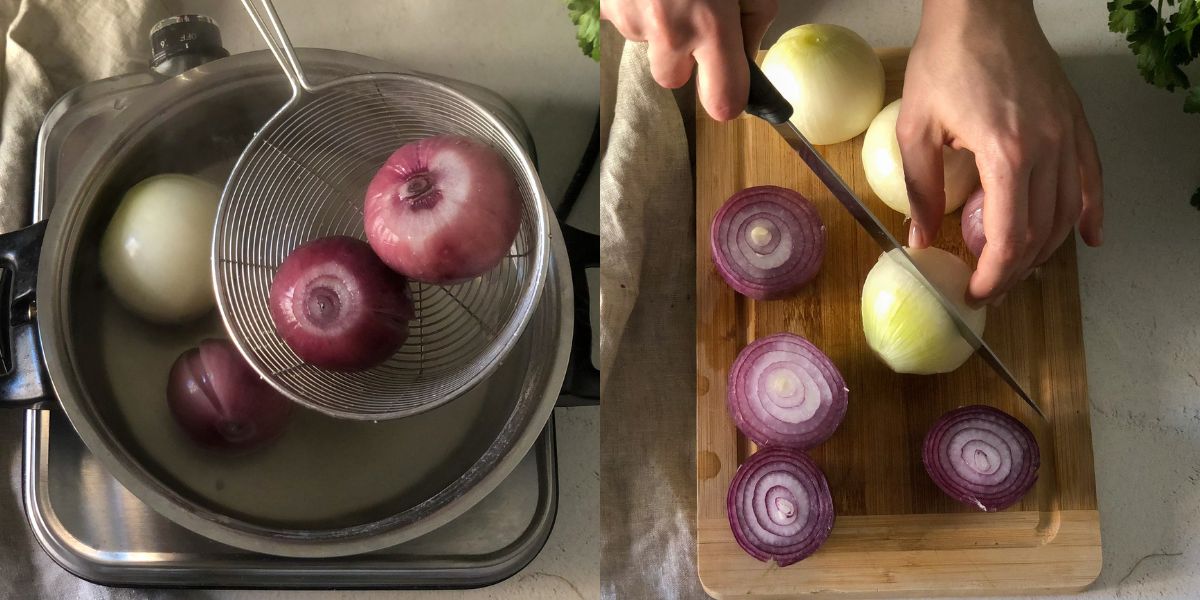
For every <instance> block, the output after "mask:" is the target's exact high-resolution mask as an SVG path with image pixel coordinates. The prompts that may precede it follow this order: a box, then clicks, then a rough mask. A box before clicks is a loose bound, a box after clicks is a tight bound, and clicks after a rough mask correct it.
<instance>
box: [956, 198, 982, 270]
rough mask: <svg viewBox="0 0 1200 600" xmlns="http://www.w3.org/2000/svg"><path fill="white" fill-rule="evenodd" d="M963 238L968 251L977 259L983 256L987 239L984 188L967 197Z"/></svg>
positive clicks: (963, 221)
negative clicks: (984, 220)
mask: <svg viewBox="0 0 1200 600" xmlns="http://www.w3.org/2000/svg"><path fill="white" fill-rule="evenodd" d="M961 221H962V236H963V241H964V242H966V243H967V250H970V251H971V254H974V255H975V257H976V258H978V257H979V255H980V254H983V245H984V244H986V243H987V239H986V238H985V237H984V235H983V188H977V189H976V190H975V191H974V192H972V193H971V195H970V196H968V197H967V203H966V204H964V205H963V209H962V219H961Z"/></svg>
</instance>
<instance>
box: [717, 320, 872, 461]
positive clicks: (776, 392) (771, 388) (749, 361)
mask: <svg viewBox="0 0 1200 600" xmlns="http://www.w3.org/2000/svg"><path fill="white" fill-rule="evenodd" d="M849 395H850V390H849V388H847V387H846V381H845V380H844V379H842V374H841V372H840V371H838V368H837V366H836V365H834V364H833V361H831V360H829V357H828V356H826V355H825V353H824V352H821V350H820V349H819V348H817V347H816V346H814V345H813V343H812V342H810V341H808V340H806V339H804V338H802V337H800V336H798V335H796V334H793V333H777V334H775V335H770V336H767V337H764V338H760V339H757V340H755V341H753V342H751V343H750V345H748V346H746V347H745V348H743V349H742V351H741V352H740V353H739V354H738V357H737V360H735V361H734V362H733V367H732V368H730V370H729V389H728V391H727V393H726V399H727V401H728V403H729V413H730V415H732V416H733V422H734V424H736V425H737V428H738V429H739V430H741V432H742V433H743V434H745V435H746V437H747V438H749V439H751V440H753V441H754V442H755V443H757V444H759V445H761V446H787V447H791V448H799V449H801V450H807V449H809V448H812V447H814V446H816V445H818V444H820V443H821V442H824V441H825V440H827V439H829V436H831V435H833V432H834V431H835V430H836V429H837V427H838V425H840V424H841V422H842V419H843V418H844V417H845V416H846V408H847V406H849Z"/></svg>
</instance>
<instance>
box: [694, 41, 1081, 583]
mask: <svg viewBox="0 0 1200 600" xmlns="http://www.w3.org/2000/svg"><path fill="white" fill-rule="evenodd" d="M880 56H881V58H882V59H883V62H884V67H885V71H886V74H887V101H888V102H890V101H891V100H893V99H895V98H897V97H899V95H900V92H901V88H902V82H903V77H904V64H905V61H906V59H907V50H882V51H880ZM697 113H698V116H697V123H696V146H697V151H696V217H697V219H696V229H697V234H696V249H697V252H696V256H697V259H696V297H697V301H696V377H697V381H696V391H697V398H696V495H697V534H698V535H697V537H698V547H697V563H698V569H699V575H700V579H701V581H702V582H703V583H704V586H705V589H707V590H708V592H709V593H710V594H712V595H713V596H715V597H717V598H731V597H743V596H751V597H755V598H791V597H801V596H803V597H808V598H812V597H835V596H836V597H838V598H853V597H899V596H909V597H930V596H939V595H940V596H946V595H1010V594H1039V593H1050V592H1060V593H1061V592H1071V591H1076V590H1080V589H1082V588H1084V587H1086V586H1087V585H1088V584H1090V583H1091V582H1092V581H1093V580H1094V579H1095V578H1096V576H1097V575H1098V574H1099V572H1100V567H1101V563H1102V559H1101V554H1100V516H1099V512H1098V511H1097V508H1096V490H1095V475H1094V472H1093V464H1092V436H1091V424H1090V422H1089V413H1088V399H1087V380H1086V373H1085V369H1084V357H1083V339H1082V333H1081V327H1082V324H1081V320H1080V312H1079V282H1078V275H1077V272H1076V262H1075V244H1074V241H1073V240H1068V242H1067V243H1066V244H1064V245H1063V247H1062V248H1061V249H1060V250H1059V252H1058V253H1057V254H1055V256H1054V257H1053V258H1052V259H1051V261H1050V262H1049V263H1048V264H1047V265H1046V266H1044V267H1043V268H1042V269H1041V270H1040V273H1038V274H1036V275H1035V276H1034V277H1032V278H1031V279H1030V280H1028V281H1025V282H1024V283H1022V284H1021V285H1020V286H1019V287H1018V288H1016V289H1014V290H1013V291H1012V292H1010V293H1009V295H1008V299H1007V300H1006V302H1005V304H1004V305H1003V306H1002V307H999V308H997V309H991V310H990V311H989V314H988V323H987V331H986V333H985V335H984V338H985V339H986V340H987V342H988V343H989V344H990V345H991V346H992V347H993V348H994V349H995V350H996V352H997V354H999V355H1000V356H1001V358H1003V359H1005V360H1006V361H1007V362H1008V364H1009V366H1010V368H1011V369H1013V371H1014V372H1015V374H1016V376H1017V378H1018V379H1019V380H1020V381H1023V382H1025V383H1026V384H1027V385H1028V386H1029V387H1028V388H1027V389H1029V390H1030V392H1031V393H1032V394H1034V395H1035V397H1036V398H1037V399H1038V401H1039V403H1040V404H1041V406H1042V407H1043V409H1044V410H1046V411H1047V413H1048V415H1049V422H1048V423H1047V422H1042V421H1041V420H1040V419H1039V418H1038V417H1037V416H1036V414H1034V413H1033V412H1032V411H1031V410H1029V409H1028V408H1026V407H1025V406H1024V404H1023V403H1022V402H1021V400H1020V399H1019V398H1018V397H1017V396H1016V394H1014V393H1013V392H1012V391H1011V390H1009V388H1008V387H1007V386H1006V385H1005V384H1004V382H1003V381H1001V380H1000V379H999V378H998V377H997V376H996V375H995V374H993V373H992V372H991V371H990V370H989V368H988V366H987V365H986V364H985V363H984V362H983V361H982V360H981V359H980V358H979V357H978V356H973V357H971V358H970V359H969V360H968V362H967V363H966V364H965V365H964V366H963V367H961V368H960V369H958V370H957V371H955V372H954V373H951V374H947V375H938V376H912V375H897V374H895V373H892V372H891V371H890V370H888V368H887V367H886V366H884V364H883V363H882V362H881V361H880V360H879V359H878V358H876V357H875V356H874V354H872V352H871V350H870V349H869V348H868V347H867V343H866V339H865V338H864V336H863V333H862V318H861V315H860V308H859V300H860V292H861V288H862V283H863V280H864V279H865V278H866V275H867V272H868V271H869V270H870V269H871V267H872V266H873V265H874V264H875V262H876V260H877V259H878V257H879V255H880V253H881V250H880V249H879V247H878V246H876V244H875V242H874V241H872V240H871V238H870V237H868V236H867V235H866V233H864V232H863V231H862V230H861V229H860V228H859V226H858V224H857V223H856V222H855V221H854V220H853V218H852V217H850V215H849V214H848V213H847V212H846V211H845V210H844V209H843V208H842V207H841V205H839V204H838V203H837V201H836V200H835V199H834V198H833V196H832V195H831V194H830V193H829V191H828V190H826V189H825V188H824V187H823V186H822V185H821V184H820V183H819V182H818V180H817V179H816V177H815V176H814V175H813V174H812V173H811V172H810V171H809V170H808V169H807V167H806V166H805V165H804V164H803V163H802V162H801V160H800V159H799V158H798V157H796V156H795V154H793V152H792V151H791V149H790V148H789V147H788V146H787V145H786V144H785V143H784V142H783V140H782V139H781V138H780V137H779V136H778V135H777V134H776V133H775V131H774V130H773V129H771V128H770V127H769V126H768V125H766V124H765V123H763V122H762V121H760V120H758V119H755V118H752V117H749V116H746V115H743V116H742V117H741V118H738V119H737V120H735V121H732V122H728V123H717V122H715V121H713V120H711V119H709V118H708V116H707V115H705V114H704V111H702V110H698V111H697ZM861 150H862V136H861V135H860V136H859V137H857V138H855V139H854V140H851V141H848V142H844V143H841V144H836V145H832V146H826V147H822V148H821V151H822V154H823V155H824V156H825V158H826V159H827V160H828V161H829V162H830V163H831V164H832V165H833V166H834V168H836V169H837V171H838V172H839V173H840V174H841V175H842V177H844V178H845V179H846V181H847V182H848V183H849V184H850V185H851V187H852V188H853V189H854V191H855V192H856V193H857V194H858V195H859V196H860V197H861V198H863V199H864V200H865V201H866V202H867V203H868V205H869V206H870V207H871V209H872V210H873V211H874V212H875V213H876V214H877V215H879V217H880V218H881V219H882V220H883V222H884V224H885V225H886V226H887V227H888V228H889V229H891V231H892V233H893V234H894V235H896V237H897V238H898V239H901V240H904V239H907V229H906V224H905V223H904V217H903V215H900V214H899V213H896V212H894V211H892V210H890V209H889V208H887V207H886V206H885V205H884V204H883V202H882V201H880V200H879V199H878V198H877V197H876V196H875V195H874V194H873V193H872V192H871V190H870V188H869V186H868V185H867V181H866V177H865V176H864V174H863V168H862V162H861V158H860V152H861ZM766 184H771V185H779V186H783V187H787V188H791V189H794V190H797V191H799V192H800V193H802V194H804V195H805V196H807V197H808V198H809V199H811V200H812V201H813V202H814V203H815V204H816V206H817V209H818V210H819V211H820V213H821V217H822V218H823V219H824V221H825V225H826V226H827V228H828V243H829V246H828V249H827V252H826V255H825V263H824V266H823V268H822V270H821V273H820V275H818V277H817V278H816V280H815V281H814V282H813V283H812V284H810V285H809V286H807V287H806V288H805V289H804V290H803V291H801V292H800V293H799V294H797V295H796V296H794V297H792V298H789V299H786V300H778V301H771V302H755V301H752V300H749V299H747V298H743V297H741V296H738V295H737V294H735V293H734V292H733V290H731V289H730V288H729V287H728V286H727V285H726V284H725V282H724V281H723V280H722V279H721V277H720V275H718V274H717V272H716V270H715V269H714V267H713V263H712V257H711V254H710V250H709V242H708V239H709V238H708V236H709V227H710V226H711V223H712V218H713V215H714V214H715V213H716V212H717V209H718V208H719V207H720V206H721V204H722V203H723V202H724V201H725V200H726V199H727V198H728V197H729V196H730V195H732V194H733V193H734V192H736V191H738V190H740V189H742V188H745V187H748V186H753V185H766ZM935 245H936V246H938V247H940V248H943V249H946V250H948V251H950V252H954V253H956V254H958V255H959V256H961V257H963V259H964V260H968V263H969V264H972V265H973V264H974V259H973V257H971V256H970V254H969V253H968V252H967V250H966V248H965V247H964V245H963V243H962V239H961V234H960V233H959V220H958V215H957V213H955V214H952V215H947V217H946V220H945V223H944V224H943V226H942V231H941V234H940V236H939V238H938V240H937V242H936V244H935ZM780 331H791V332H795V333H798V334H800V335H803V336H805V337H807V338H808V339H810V340H812V341H813V343H815V344H816V345H817V346H818V347H820V348H822V349H823V350H824V351H825V352H826V353H827V354H828V355H829V356H830V358H832V359H833V361H834V362H835V363H836V364H837V365H838V367H839V369H840V370H841V372H842V374H843V375H844V376H845V378H846V382H847V385H848V386H849V387H850V408H849V411H848V412H847V414H846V418H845V421H844V422H843V423H842V425H841V427H840V428H839V429H838V430H837V433H835V434H834V436H833V437H832V438H831V439H830V440H829V441H827V442H825V443H824V444H823V445H821V446H820V447H818V448H816V449H815V450H813V452H812V455H813V457H814V458H815V459H816V461H817V463H818V464H820V465H821V467H822V468H823V469H824V471H825V474H826V476H827V477H828V479H829V485H830V488H831V489H832V491H833V499H834V505H835V508H836V511H837V518H836V521H835V523H834V528H833V533H832V534H831V535H830V537H829V539H828V541H827V542H826V543H825V545H824V546H822V547H821V549H820V550H819V551H818V552H817V553H816V554H814V555H813V556H811V557H809V558H808V559H806V560H804V561H802V562H800V563H797V564H795V565H792V566H789V567H786V568H779V567H777V566H775V565H774V564H767V563H763V562H759V561H757V560H755V559H754V558H751V557H750V556H748V555H746V554H745V553H744V552H743V551H742V550H741V549H740V548H739V547H738V546H737V544H736V542H734V539H733V535H732V534H731V533H730V529H729V524H728V521H727V516H726V511H725V495H726V491H727V489H728V486H729V482H730V480H731V479H732V478H733V474H734V471H735V470H736V469H737V466H738V465H739V464H740V463H741V462H742V461H743V460H744V459H745V458H746V456H748V455H749V454H750V453H752V452H753V451H754V448H753V447H752V445H751V444H750V443H749V442H747V440H745V438H743V437H742V436H741V435H740V434H739V433H738V432H737V430H736V429H735V427H734V425H733V421H732V420H731V419H730V417H729V414H728V412H727V411H726V407H725V388H726V378H727V374H728V368H729V366H730V365H731V364H732V363H733V361H734V358H735V357H736V356H737V353H738V351H739V350H740V349H741V348H742V347H744V346H745V345H746V344H747V343H749V342H750V341H751V340H754V339H755V338H757V337H761V336H766V335H770V334H772V333H777V332H780ZM965 404H987V405H991V406H995V407H998V408H1000V409H1002V410H1004V411H1006V412H1008V413H1009V414H1012V415H1014V416H1016V417H1017V418H1018V419H1020V420H1022V421H1023V422H1024V423H1025V424H1026V425H1028V426H1029V427H1030V429H1032V430H1033V431H1034V433H1035V435H1036V436H1037V439H1038V443H1039V445H1040V446H1041V460H1042V464H1041V469H1040V472H1039V478H1038V483H1037V486H1036V488H1035V489H1034V490H1032V491H1031V492H1030V493H1029V494H1027V495H1026V496H1025V498H1024V499H1022V500H1021V502H1020V503H1019V504H1018V505H1016V506H1013V507H1012V508H1010V509H1008V510H1006V511H1004V512H1000V513H991V514H988V513H981V512H978V511H975V510H973V509H971V508H968V507H965V506H962V505H960V504H957V503H956V502H954V501H952V500H950V499H949V498H948V497H946V496H945V495H943V494H942V493H941V491H939V490H938V489H937V488H936V487H935V486H934V484H933V482H932V481H931V480H930V479H929V477H928V475H927V474H926V473H925V471H924V468H923V466H922V464H921V458H920V449H921V442H922V439H923V438H924V435H925V432H926V430H927V429H928V428H929V426H930V425H931V424H932V423H933V421H934V420H935V419H936V418H937V417H938V416H940V415H941V414H942V413H944V412H946V411H948V410H950V409H953V408H955V407H958V406H961V405H965Z"/></svg>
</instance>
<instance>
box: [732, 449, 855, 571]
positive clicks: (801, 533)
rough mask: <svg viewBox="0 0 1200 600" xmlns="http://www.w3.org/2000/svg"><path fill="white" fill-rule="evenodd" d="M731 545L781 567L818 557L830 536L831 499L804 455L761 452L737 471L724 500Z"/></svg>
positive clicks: (785, 451)
mask: <svg viewBox="0 0 1200 600" xmlns="http://www.w3.org/2000/svg"><path fill="white" fill-rule="evenodd" d="M725 506H726V509H727V510H728V512H729V527H730V529H732V530H733V539H734V540H736V541H737V543H738V545H739V546H741V547H742V550H745V551H746V553H747V554H749V555H750V556H753V557H754V558H757V559H758V560H761V561H764V562H766V561H771V560H774V561H775V563H776V564H778V565H779V566H781V567H786V566H788V565H790V564H793V563H796V562H799V561H801V560H804V559H805V558H808V557H809V556H810V555H811V554H812V553H813V552H816V551H817V549H818V548H820V547H821V544H823V543H825V540H826V538H828V537H829V532H830V531H832V530H833V519H834V511H833V495H832V494H830V492H829V483H828V482H827V481H826V480H825V474H824V473H822V472H821V469H820V468H819V467H817V465H816V463H814V462H813V461H812V459H811V458H809V457H808V455H806V454H804V453H803V452H801V451H799V450H794V449H791V448H778V447H777V448H764V449H762V450H759V451H758V452H756V453H754V454H753V455H751V456H750V458H748V459H747V460H746V462H744V463H742V466H740V467H738V470H737V473H736V474H735V475H734V476H733V483H731V484H730V485H729V495H728V496H726V505H725Z"/></svg>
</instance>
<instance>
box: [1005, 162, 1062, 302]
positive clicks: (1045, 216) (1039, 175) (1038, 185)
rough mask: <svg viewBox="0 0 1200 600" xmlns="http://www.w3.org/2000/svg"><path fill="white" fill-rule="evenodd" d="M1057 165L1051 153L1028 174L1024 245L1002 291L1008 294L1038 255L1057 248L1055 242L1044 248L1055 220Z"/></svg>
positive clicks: (1025, 274) (1028, 272) (1057, 188)
mask: <svg viewBox="0 0 1200 600" xmlns="http://www.w3.org/2000/svg"><path fill="white" fill-rule="evenodd" d="M1060 164H1061V160H1060V159H1059V157H1058V156H1056V155H1053V154H1051V155H1050V156H1048V157H1046V158H1043V159H1041V160H1038V161H1037V162H1036V163H1035V165H1036V166H1034V168H1033V172H1032V173H1031V174H1030V177H1029V231H1028V233H1027V234H1026V244H1027V245H1026V247H1025V253H1024V255H1023V256H1022V258H1021V264H1020V266H1019V267H1018V270H1017V272H1016V273H1015V274H1014V276H1013V277H1011V278H1010V279H1009V280H1008V282H1007V283H1006V285H1005V289H1004V291H1008V289H1009V288H1012V286H1014V285H1016V284H1018V283H1020V282H1021V281H1022V280H1023V279H1025V277H1027V276H1028V275H1029V274H1030V273H1031V272H1032V271H1033V268H1034V267H1036V266H1038V265H1039V264H1041V263H1040V262H1038V257H1040V256H1041V255H1042V252H1047V255H1049V253H1050V252H1053V251H1054V249H1056V248H1058V244H1057V243H1056V244H1054V246H1053V247H1051V248H1050V249H1049V250H1047V249H1046V246H1047V245H1048V244H1049V243H1050V236H1051V232H1053V231H1054V226H1055V218H1056V216H1057V214H1058V204H1059V202H1058V201H1059V176H1058V175H1059V170H1060V168H1059V166H1060Z"/></svg>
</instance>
